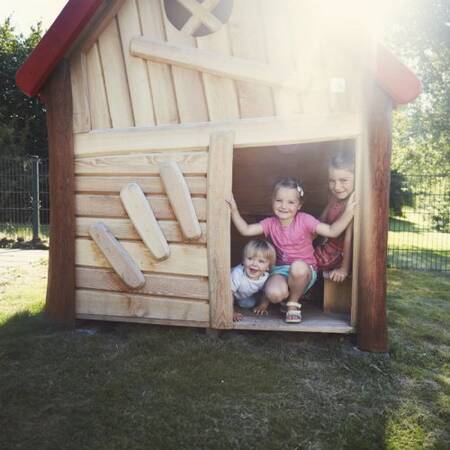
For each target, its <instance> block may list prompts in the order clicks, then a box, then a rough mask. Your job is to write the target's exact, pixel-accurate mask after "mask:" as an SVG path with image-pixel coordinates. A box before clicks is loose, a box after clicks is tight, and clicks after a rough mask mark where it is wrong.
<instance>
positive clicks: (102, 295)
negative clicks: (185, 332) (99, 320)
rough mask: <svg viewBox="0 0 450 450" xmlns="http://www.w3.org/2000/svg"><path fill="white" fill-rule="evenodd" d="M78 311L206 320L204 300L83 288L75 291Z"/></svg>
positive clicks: (206, 309)
mask: <svg viewBox="0 0 450 450" xmlns="http://www.w3.org/2000/svg"><path fill="white" fill-rule="evenodd" d="M76 312H77V315H78V314H99V315H105V316H120V317H140V318H153V319H161V320H187V321H196V322H206V321H207V320H208V316H209V306H208V304H207V303H206V302H200V301H188V300H185V299H168V298H164V297H147V296H141V295H135V294H119V293H115V292H98V291H89V290H84V289H77V291H76Z"/></svg>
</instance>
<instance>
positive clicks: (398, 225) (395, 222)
mask: <svg viewBox="0 0 450 450" xmlns="http://www.w3.org/2000/svg"><path fill="white" fill-rule="evenodd" d="M389 231H408V232H411V233H418V232H419V231H422V230H421V228H420V227H418V226H417V225H416V224H415V223H413V222H410V221H409V220H406V219H402V218H400V217H389Z"/></svg>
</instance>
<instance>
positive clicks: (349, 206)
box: [345, 192, 356, 215]
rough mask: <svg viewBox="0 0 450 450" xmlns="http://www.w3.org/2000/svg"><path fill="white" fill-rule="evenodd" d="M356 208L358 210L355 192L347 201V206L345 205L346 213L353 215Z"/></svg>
mask: <svg viewBox="0 0 450 450" xmlns="http://www.w3.org/2000/svg"><path fill="white" fill-rule="evenodd" d="M355 208H356V201H355V192H352V193H351V194H350V197H349V198H348V200H347V205H345V211H346V212H347V211H348V212H351V213H352V215H353V214H355Z"/></svg>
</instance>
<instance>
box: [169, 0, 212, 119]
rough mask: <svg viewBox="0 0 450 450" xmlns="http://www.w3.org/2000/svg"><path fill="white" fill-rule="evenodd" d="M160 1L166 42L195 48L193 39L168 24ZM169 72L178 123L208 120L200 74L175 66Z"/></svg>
mask: <svg viewBox="0 0 450 450" xmlns="http://www.w3.org/2000/svg"><path fill="white" fill-rule="evenodd" d="M160 1H161V9H162V11H163V19H164V27H165V31H166V39H167V41H168V42H170V43H173V44H181V45H185V46H188V47H195V39H194V38H193V37H190V36H188V35H186V34H184V33H180V32H179V31H178V30H177V29H176V28H175V27H174V26H173V25H172V24H171V23H170V22H169V20H168V19H167V17H166V14H165V10H164V0H160ZM171 70H172V77H173V83H174V87H175V96H176V99H177V106H178V116H179V118H180V122H181V123H196V122H206V121H207V120H208V108H207V106H206V99H205V94H204V89H203V83H202V79H201V74H200V73H199V72H197V71H195V70H190V69H185V68H183V67H176V66H171Z"/></svg>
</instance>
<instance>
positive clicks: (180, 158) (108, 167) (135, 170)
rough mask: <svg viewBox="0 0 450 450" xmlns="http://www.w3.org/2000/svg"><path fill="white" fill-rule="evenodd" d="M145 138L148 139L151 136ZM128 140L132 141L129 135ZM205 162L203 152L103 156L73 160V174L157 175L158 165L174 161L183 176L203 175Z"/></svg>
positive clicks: (206, 158)
mask: <svg viewBox="0 0 450 450" xmlns="http://www.w3.org/2000/svg"><path fill="white" fill-rule="evenodd" d="M147 136H148V137H150V136H151V134H149V135H147ZM128 139H129V140H130V141H132V138H131V136H130V135H129V134H128ZM131 145H132V144H131ZM207 160H208V154H207V153H205V152H194V153H171V154H163V153H156V154H147V155H145V154H144V155H142V154H141V155H126V156H103V157H94V158H83V159H77V160H75V173H76V174H79V175H81V174H89V175H91V174H99V175H102V174H111V175H113V174H115V175H118V174H124V175H126V174H132V175H138V174H145V175H158V174H159V164H160V163H162V162H165V161H176V162H177V163H178V164H179V166H180V168H181V170H182V171H183V173H185V174H205V173H206V169H207Z"/></svg>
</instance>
